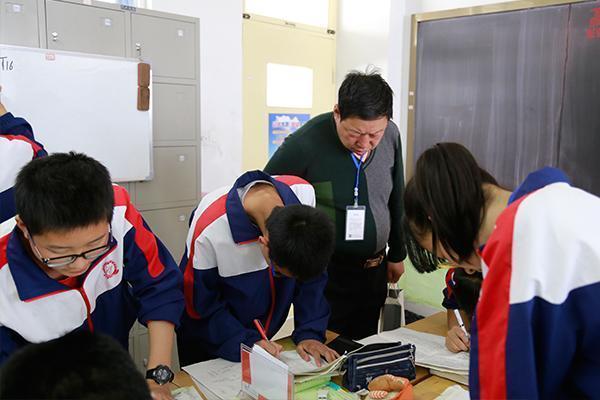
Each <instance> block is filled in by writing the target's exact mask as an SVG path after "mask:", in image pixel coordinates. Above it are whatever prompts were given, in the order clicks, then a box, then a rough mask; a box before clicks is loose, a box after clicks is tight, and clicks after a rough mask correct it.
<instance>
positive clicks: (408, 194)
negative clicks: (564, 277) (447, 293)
mask: <svg viewBox="0 0 600 400" xmlns="http://www.w3.org/2000/svg"><path fill="white" fill-rule="evenodd" d="M484 183H488V184H492V185H495V186H498V183H497V182H496V179H494V177H492V176H491V175H490V174H489V173H488V172H487V171H485V170H484V169H482V168H481V167H479V165H478V164H477V162H476V161H475V158H474V157H473V155H472V154H471V153H470V152H469V150H467V149H466V148H465V147H464V146H463V145H461V144H458V143H438V144H436V145H435V146H433V147H431V148H429V149H428V150H426V151H425V152H424V153H423V154H422V155H421V156H420V157H419V159H418V160H417V165H416V168H415V175H414V176H413V177H412V178H411V179H410V181H409V182H408V183H407V185H406V190H405V191H404V212H405V215H406V220H405V222H404V224H403V226H404V229H405V231H406V233H407V235H406V237H407V250H408V251H407V252H408V256H409V258H410V260H411V262H412V263H413V265H414V266H415V268H416V269H417V271H419V272H431V271H434V270H435V269H437V267H438V264H440V262H441V261H442V259H441V258H439V257H438V256H437V245H438V242H439V244H441V246H442V247H443V248H444V249H446V250H447V251H448V252H450V253H451V254H452V253H454V254H455V255H456V259H454V260H450V261H453V262H456V263H460V262H462V261H464V260H466V259H468V258H469V257H470V256H471V255H472V254H473V253H474V251H475V248H474V244H475V242H476V240H477V235H478V233H479V229H480V228H481V224H482V222H483V216H484V215H485V202H486V198H485V193H484V190H483V184H484ZM428 233H430V234H431V240H432V246H433V249H432V250H433V252H431V253H430V252H428V251H427V250H425V249H423V248H422V247H421V245H420V244H419V240H420V239H422V238H423V237H424V236H425V235H426V234H428Z"/></svg>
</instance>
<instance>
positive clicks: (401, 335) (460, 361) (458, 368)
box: [360, 328, 469, 385]
mask: <svg viewBox="0 0 600 400" xmlns="http://www.w3.org/2000/svg"><path fill="white" fill-rule="evenodd" d="M381 342H402V343H412V344H414V345H415V346H416V352H415V363H416V364H417V365H420V366H422V367H425V368H429V369H430V371H431V373H432V374H434V375H440V376H443V377H444V378H448V379H452V380H454V381H457V382H459V383H462V384H464V385H468V383H469V382H468V381H469V353H465V352H461V353H452V352H451V351H450V350H448V349H447V348H446V345H445V344H444V337H442V336H438V335H432V334H429V333H423V332H417V331H415V330H412V329H407V328H398V329H395V330H393V331H386V332H381V333H380V334H378V335H373V336H369V337H368V338H365V339H363V340H361V341H360V343H362V344H371V343H381Z"/></svg>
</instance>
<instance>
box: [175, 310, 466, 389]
mask: <svg viewBox="0 0 600 400" xmlns="http://www.w3.org/2000/svg"><path fill="white" fill-rule="evenodd" d="M446 326H447V323H446V313H445V312H440V313H437V314H434V315H431V316H429V317H427V318H424V319H421V320H419V321H416V322H413V323H412V324H408V325H406V327H407V328H410V329H414V330H416V331H419V332H425V333H432V334H434V335H440V336H445V335H446V331H447V328H446ZM326 336H327V340H326V342H327V343H329V342H331V341H332V340H333V339H335V338H336V337H338V336H339V335H338V334H336V333H334V332H330V331H327V334H326ZM278 342H279V343H280V344H281V345H283V347H284V349H285V350H293V349H294V344H293V343H292V340H291V339H290V338H286V339H282V340H280V341H278ZM416 372H417V376H416V378H415V379H414V380H413V381H412V382H411V383H412V384H413V386H414V399H415V400H430V399H435V398H436V397H437V396H439V395H440V394H442V392H443V391H444V390H446V388H448V387H449V386H452V385H455V384H457V383H456V382H453V381H451V380H448V379H444V378H441V377H439V376H432V375H431V374H430V373H429V370H428V369H427V368H423V367H417V371H416ZM172 386H173V388H177V387H184V386H194V387H196V390H198V387H197V386H196V385H195V384H194V381H193V379H192V378H191V377H190V376H189V375H188V374H187V372H185V371H179V372H177V373H176V374H175V379H174V380H173V382H172ZM463 387H464V386H463ZM198 392H199V393H200V394H201V396H202V397H203V398H205V397H204V396H203V395H202V393H201V392H200V390H198Z"/></svg>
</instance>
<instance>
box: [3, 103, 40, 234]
mask: <svg viewBox="0 0 600 400" xmlns="http://www.w3.org/2000/svg"><path fill="white" fill-rule="evenodd" d="M45 155H47V153H46V151H45V150H44V147H43V146H42V145H41V144H40V143H38V142H36V141H35V138H34V137H33V130H32V129H31V125H29V124H28V123H27V121H25V120H24V119H23V118H15V117H14V116H13V115H12V114H11V113H6V114H4V115H3V116H1V117H0V160H1V164H0V227H2V226H5V228H4V229H8V228H6V226H10V228H12V227H13V226H14V224H15V221H14V218H13V217H14V216H15V191H14V188H13V186H14V184H15V179H16V177H17V174H18V173H19V171H21V168H23V166H25V164H27V163H28V162H29V161H31V160H33V159H34V158H37V157H42V156H45Z"/></svg>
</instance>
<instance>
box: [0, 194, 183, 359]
mask: <svg viewBox="0 0 600 400" xmlns="http://www.w3.org/2000/svg"><path fill="white" fill-rule="evenodd" d="M113 187H114V192H115V208H114V216H113V219H112V223H111V229H112V239H111V244H112V247H111V249H110V250H109V252H108V253H106V254H105V255H103V256H102V257H100V258H99V259H97V260H95V261H94V262H93V263H92V265H91V266H90V268H89V269H88V271H87V272H86V273H85V274H84V275H82V277H81V280H82V283H81V285H80V286H79V287H75V288H72V287H70V286H67V285H65V284H63V283H61V282H59V281H57V280H54V279H52V278H50V277H49V276H48V275H46V273H45V272H44V271H42V269H41V268H40V267H39V266H38V265H37V264H36V263H35V262H34V261H33V260H32V258H31V257H30V255H29V254H28V253H27V250H26V249H25V247H24V246H23V242H22V241H21V238H20V237H19V234H18V233H17V229H18V228H14V229H13V230H12V231H9V232H6V231H5V232H1V231H0V363H1V362H3V361H4V360H5V359H6V358H7V357H8V356H9V355H10V354H11V353H13V352H14V351H15V350H16V349H18V348H19V347H21V346H23V345H25V344H27V343H39V342H44V341H48V340H51V339H54V338H57V337H60V336H63V335H65V334H66V333H68V332H71V331H74V330H77V329H86V330H90V331H95V332H101V333H104V334H107V335H109V336H112V337H113V338H115V339H117V340H118V341H119V342H121V344H122V345H123V346H124V347H125V348H127V347H128V334H129V330H130V329H131V326H132V325H133V322H134V321H135V319H136V317H137V319H138V320H139V321H140V322H141V323H143V324H145V323H147V322H148V321H169V322H172V323H173V324H175V325H178V324H179V320H180V316H181V313H182V311H183V306H184V300H183V293H182V290H181V284H182V277H181V273H180V272H179V269H178V268H177V264H176V263H175V261H174V260H173V258H172V256H171V255H170V254H169V252H168V250H167V249H166V248H165V246H164V245H163V244H162V243H161V242H160V240H159V239H158V238H157V237H156V236H154V234H153V233H152V231H151V230H150V228H149V227H148V226H147V225H146V223H145V222H144V220H143V219H142V216H141V215H140V213H139V212H138V211H137V210H136V209H135V207H134V206H133V204H131V201H130V199H129V195H128V194H127V191H126V190H125V189H123V188H122V187H119V186H116V185H114V186H113ZM41 211H42V212H43V210H41Z"/></svg>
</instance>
